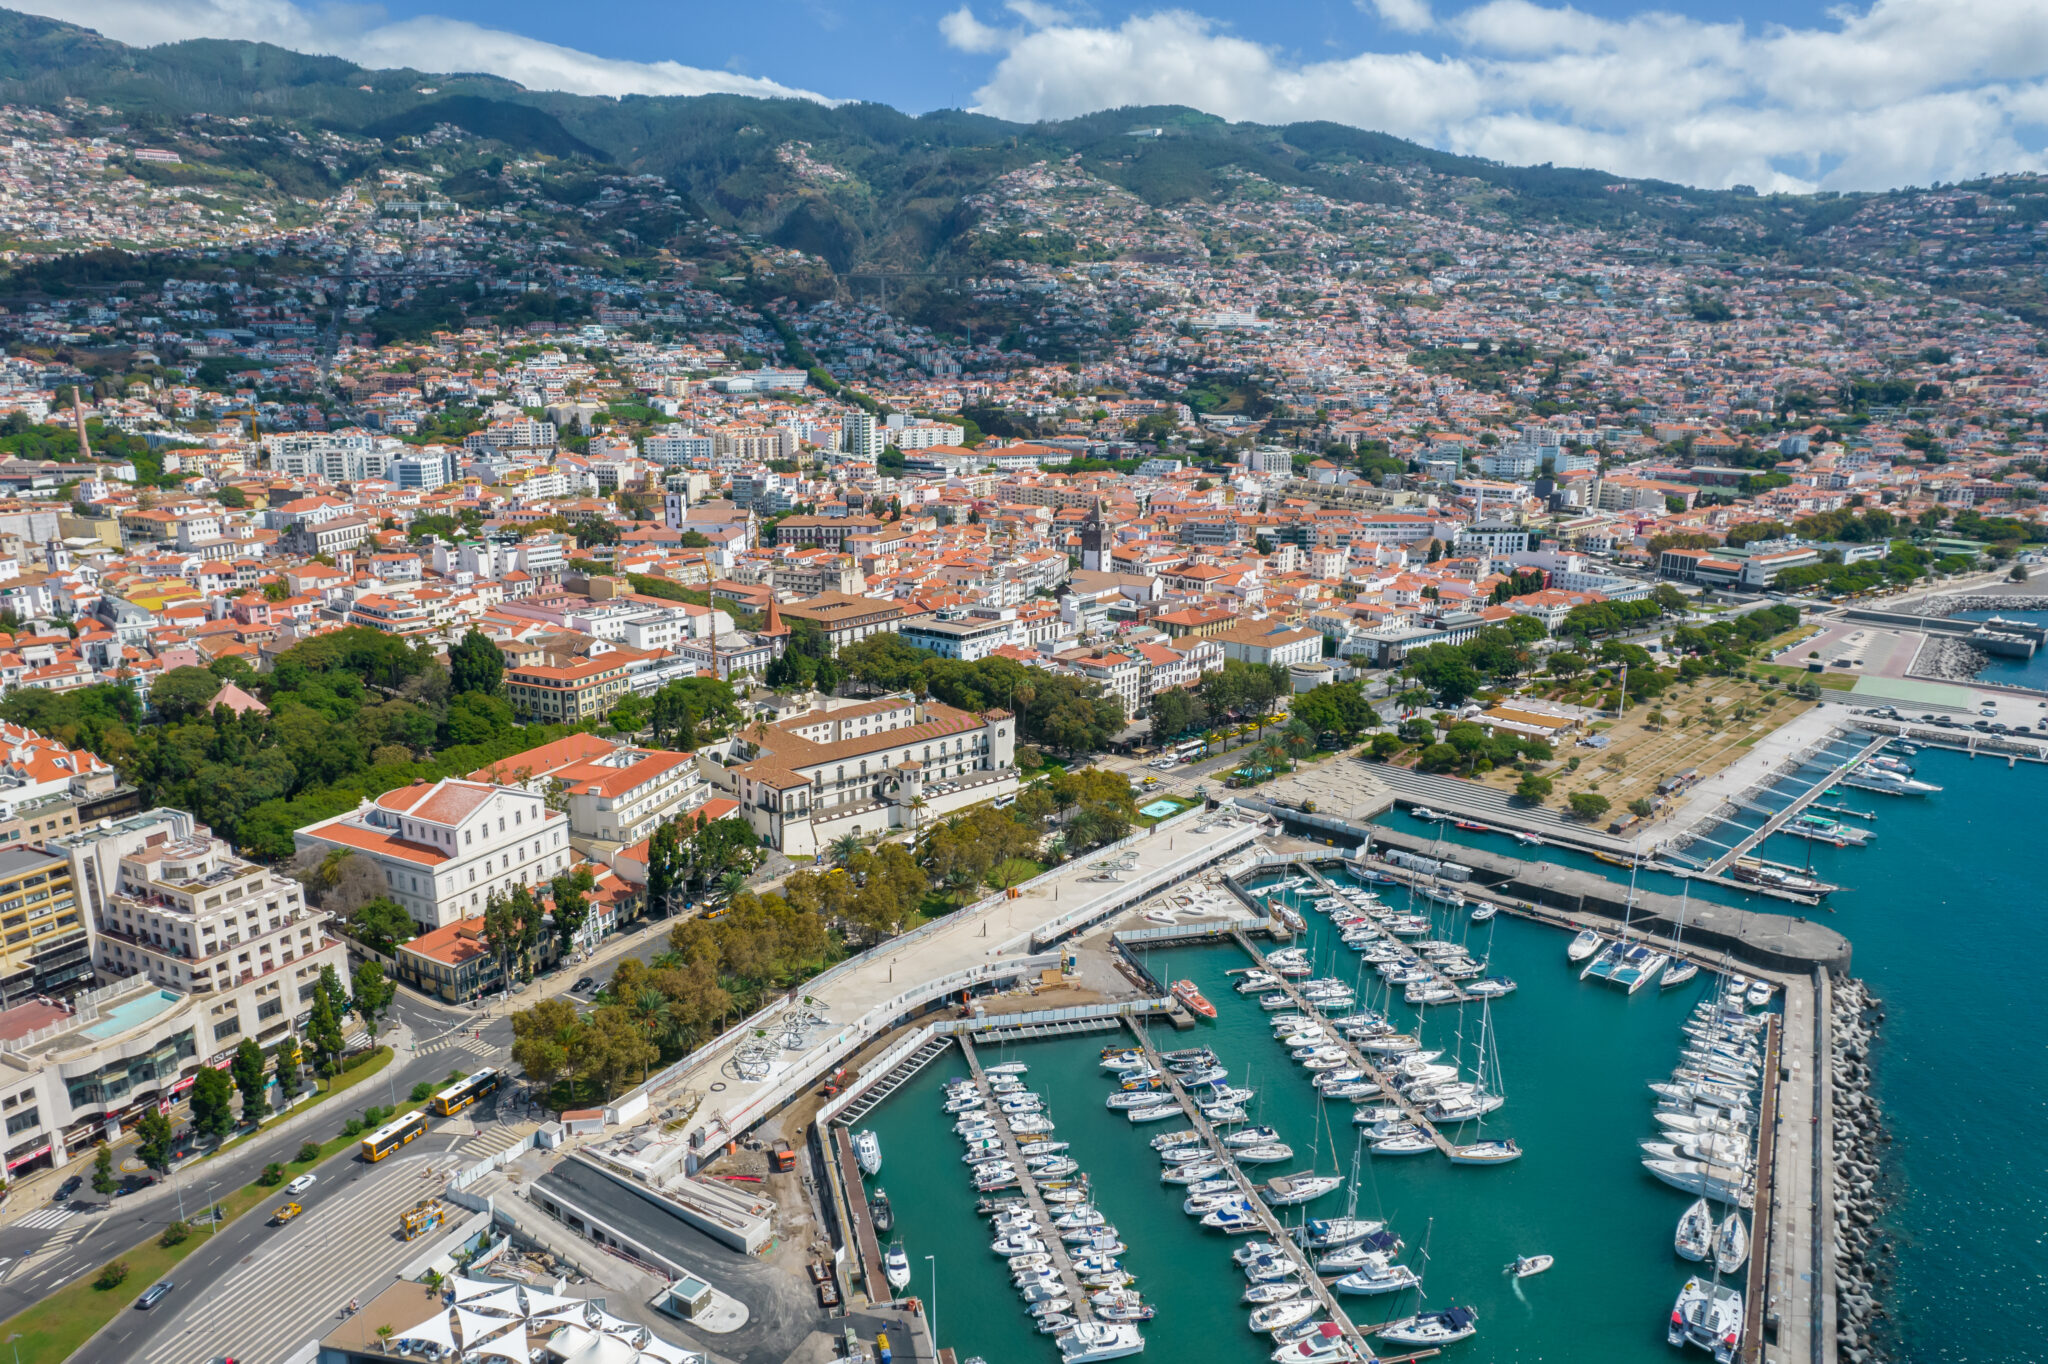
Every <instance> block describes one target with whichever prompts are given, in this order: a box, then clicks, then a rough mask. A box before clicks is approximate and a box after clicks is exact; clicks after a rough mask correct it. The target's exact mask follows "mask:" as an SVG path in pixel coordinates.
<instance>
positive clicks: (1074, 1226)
mask: <svg viewBox="0 0 2048 1364" xmlns="http://www.w3.org/2000/svg"><path fill="white" fill-rule="evenodd" d="M1108 1222H1109V1219H1108V1218H1107V1217H1104V1216H1103V1215H1102V1214H1101V1213H1100V1212H1098V1211H1097V1210H1096V1209H1095V1208H1093V1207H1092V1206H1090V1205H1089V1204H1086V1203H1083V1204H1081V1205H1079V1206H1078V1207H1075V1208H1072V1209H1069V1210H1068V1211H1066V1212H1063V1213H1061V1214H1060V1215H1059V1216H1058V1217H1055V1218H1053V1219H1052V1224H1053V1226H1054V1227H1056V1228H1057V1229H1059V1230H1060V1231H1078V1230H1080V1229H1081V1228H1083V1227H1100V1226H1105V1225H1107V1224H1108Z"/></svg>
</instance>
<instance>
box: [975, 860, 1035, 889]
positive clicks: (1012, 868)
mask: <svg viewBox="0 0 2048 1364" xmlns="http://www.w3.org/2000/svg"><path fill="white" fill-rule="evenodd" d="M1044 872H1045V864H1044V863H1043V862H1034V861H1032V860H1031V859H1030V858H1028V857H1012V858H1010V859H1009V860H1008V861H1006V862H1000V863H998V864H997V865H996V867H995V868H994V870H992V871H990V872H989V874H988V879H989V880H991V881H993V882H995V883H996V884H997V885H998V886H1020V885H1022V884H1024V883H1025V882H1026V881H1029V880H1030V879H1031V878H1032V877H1034V876H1040V875H1043V874H1044Z"/></svg>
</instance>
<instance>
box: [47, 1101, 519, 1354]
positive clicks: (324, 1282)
mask: <svg viewBox="0 0 2048 1364" xmlns="http://www.w3.org/2000/svg"><path fill="white" fill-rule="evenodd" d="M482 1107H483V1116H481V1117H478V1118H477V1119H476V1120H475V1123H474V1126H475V1127H476V1129H477V1130H476V1132H475V1134H474V1135H469V1134H467V1133H464V1134H462V1135H447V1134H444V1133H442V1132H438V1131H437V1132H433V1133H430V1134H429V1135H428V1136H427V1137H425V1138H422V1139H421V1140H419V1141H417V1142H415V1143H414V1144H413V1145H412V1146H411V1147H409V1148H407V1149H406V1152H405V1153H404V1154H401V1155H394V1156H391V1157H389V1158H387V1159H386V1160H384V1161H382V1162H380V1163H378V1164H376V1165H369V1164H365V1163H364V1162H363V1161H362V1160H360V1159H359V1158H358V1157H357V1156H356V1154H355V1152H354V1151H353V1150H349V1151H344V1152H343V1153H342V1154H340V1155H337V1156H334V1157H332V1158H331V1159H329V1160H327V1161H325V1162H323V1163H322V1164H320V1165H318V1166H316V1167H315V1168H314V1174H315V1176H316V1177H315V1180H314V1183H313V1186H312V1187H311V1188H310V1189H308V1190H306V1191H305V1192H304V1193H302V1194H299V1195H297V1196H296V1201H297V1202H298V1203H299V1204H300V1206H302V1207H303V1208H304V1209H305V1211H304V1212H303V1213H302V1214H300V1216H299V1217H298V1218H296V1219H295V1220H293V1221H292V1222H291V1223H289V1224H288V1225H286V1226H283V1227H277V1226H272V1225H271V1223H270V1220H269V1209H270V1208H272V1207H275V1206H277V1205H278V1204H282V1203H284V1202H287V1201H291V1197H290V1196H287V1195H286V1194H285V1193H284V1191H283V1190H282V1189H279V1190H278V1193H277V1196H276V1198H275V1200H274V1201H270V1200H266V1202H265V1204H264V1205H263V1206H262V1207H259V1208H257V1209H255V1210H253V1211H251V1212H249V1213H246V1214H244V1215H243V1216H242V1217H240V1218H238V1219H236V1220H235V1221H234V1222H232V1223H230V1224H229V1225H228V1227H227V1228H226V1229H225V1230H223V1231H222V1232H221V1233H220V1234H219V1236H217V1237H216V1238H215V1239H214V1240H212V1241H210V1242H208V1243H207V1244H206V1245H204V1246H201V1247H200V1248H199V1249H198V1250H196V1251H194V1252H193V1253H192V1254H191V1255H190V1256H188V1257H187V1258H186V1259H185V1262H184V1263H183V1264H181V1265H179V1266H178V1268H177V1270H176V1271H175V1273H174V1274H173V1276H172V1277H173V1278H174V1279H175V1280H176V1282H177V1285H178V1286H177V1288H176V1289H175V1290H174V1291H173V1292H172V1293H171V1295H170V1296H169V1297H168V1298H166V1299H165V1300H164V1301H163V1302H162V1303H161V1304H159V1305H158V1306H157V1308H156V1309H155V1310H153V1311H149V1312H144V1311H140V1310H138V1309H136V1308H133V1307H130V1308H128V1309H126V1310H124V1311H123V1312H122V1313H121V1314H120V1315H119V1316H118V1317H117V1318H116V1319H115V1321H114V1322H113V1324H112V1325H110V1326H109V1327H108V1329H107V1330H105V1331H103V1332H102V1333H101V1334H100V1335H99V1336H97V1337H96V1338H95V1339H94V1340H93V1341H92V1342H90V1343H89V1344H88V1345H87V1346H86V1347H85V1348H84V1349H82V1350H80V1351H79V1352H78V1353H76V1354H75V1355H73V1356H72V1359H73V1361H74V1364H191V1361H197V1360H206V1359H212V1358H214V1357H215V1356H217V1355H224V1354H225V1355H232V1356H234V1358H235V1359H237V1360H239V1361H246V1364H275V1361H278V1360H281V1359H283V1358H285V1357H286V1356H287V1355H289V1354H290V1353H291V1352H292V1350H294V1349H296V1348H297V1347H298V1346H300V1345H302V1344H304V1343H305V1342H306V1341H307V1340H309V1339H312V1338H314V1337H316V1336H318V1335H319V1334H321V1333H322V1332H323V1331H324V1330H325V1329H326V1327H327V1325H328V1324H329V1323H330V1322H332V1321H333V1320H334V1319H335V1314H336V1313H337V1312H338V1311H339V1310H340V1308H341V1306H342V1304H344V1303H346V1302H347V1301H349V1300H350V1299H351V1298H357V1299H363V1300H367V1299H369V1298H370V1297H372V1296H374V1295H375V1294H376V1293H377V1292H379V1291H381V1290H382V1289H383V1288H384V1287H385V1285H386V1284H387V1283H389V1281H390V1278H391V1276H392V1275H393V1274H394V1273H396V1272H397V1271H398V1270H399V1269H400V1268H401V1267H403V1266H404V1265H405V1264H406V1262H407V1261H409V1260H411V1259H412V1258H413V1257H414V1256H416V1255H417V1254H419V1253H420V1251H421V1250H423V1249H424V1248H425V1247H426V1245H427V1242H425V1241H419V1242H407V1241H406V1240H404V1239H403V1238H402V1236H401V1235H400V1234H399V1224H398V1216H399V1214H400V1213H401V1212H403V1211H404V1210H405V1209H407V1208H410V1207H412V1206H413V1205H414V1204H415V1203H417V1202H419V1200H420V1199H422V1198H425V1197H427V1196H429V1195H430V1194H435V1193H438V1192H440V1189H441V1186H442V1184H443V1183H444V1182H445V1181H446V1178H447V1175H448V1172H449V1171H451V1170H453V1169H457V1168H460V1167H462V1166H465V1165H471V1164H474V1163H475V1162H477V1161H479V1160H482V1159H483V1158H485V1157H486V1156H489V1155H492V1154H494V1153H496V1152H498V1151H502V1150H505V1149H506V1148H508V1147H510V1146H512V1145H513V1144H514V1143H515V1142H517V1141H518V1140H519V1139H520V1138H521V1137H523V1136H524V1135H525V1134H526V1133H527V1132H529V1131H531V1130H532V1126H533V1124H532V1123H530V1122H523V1121H521V1122H514V1121H511V1120H510V1119H511V1118H512V1117H513V1114H512V1113H511V1112H510V1111H509V1107H508V1110H507V1112H506V1113H505V1115H504V1116H505V1118H506V1119H507V1120H506V1121H499V1120H498V1117H499V1115H498V1113H497V1110H496V1109H495V1108H494V1107H492V1106H491V1105H489V1104H486V1105H484V1106H482ZM520 1116H521V1117H523V1116H524V1106H523V1105H522V1106H521V1111H520ZM450 1123H452V1124H460V1125H461V1126H462V1127H464V1128H467V1127H469V1126H471V1125H472V1124H471V1123H470V1122H469V1121H468V1120H467V1117H466V1116H465V1117H464V1118H457V1119H452V1120H450ZM447 1125H449V1124H443V1126H447ZM148 1286H149V1285H147V1284H136V1285H133V1287H134V1289H135V1292H136V1293H137V1294H140V1293H141V1291H142V1290H143V1289H145V1288H147V1287H148ZM411 1324H412V1323H410V1322H394V1323H393V1325H395V1326H408V1325H411ZM36 1364H42V1361H36Z"/></svg>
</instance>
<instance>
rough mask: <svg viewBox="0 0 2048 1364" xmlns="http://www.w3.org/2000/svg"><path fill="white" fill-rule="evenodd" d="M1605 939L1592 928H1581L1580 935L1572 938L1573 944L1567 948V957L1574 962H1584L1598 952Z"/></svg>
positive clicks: (1565, 951) (1565, 953) (1565, 952)
mask: <svg viewBox="0 0 2048 1364" xmlns="http://www.w3.org/2000/svg"><path fill="white" fill-rule="evenodd" d="M1604 941H1605V939H1603V938H1602V937H1601V936H1600V935H1599V934H1598V933H1595V932H1594V931H1593V930H1592V929H1590V928H1582V929H1580V930H1579V935H1578V936H1577V937H1576V938H1573V939H1572V941H1571V945H1570V946H1569V947H1567V948H1565V950H1564V955H1565V959H1566V960H1567V961H1570V962H1574V963H1576V962H1582V961H1584V960H1585V959H1586V958H1588V957H1590V956H1592V955H1593V954H1594V953H1595V952H1598V951H1599V950H1600V946H1601V944H1602V943H1603V942H1604Z"/></svg>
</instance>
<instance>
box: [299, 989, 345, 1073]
mask: <svg viewBox="0 0 2048 1364" xmlns="http://www.w3.org/2000/svg"><path fill="white" fill-rule="evenodd" d="M306 1045H307V1046H308V1047H310V1048H311V1049H312V1052H313V1069H314V1071H315V1072H317V1073H318V1074H319V1075H320V1076H321V1077H322V1078H323V1079H331V1078H333V1076H334V1073H335V1071H336V1070H337V1069H338V1068H339V1067H340V1065H341V1053H342V1049H343V1048H344V1047H346V1046H347V1045H348V1042H347V1039H346V1038H344V1037H343V1036H342V1032H341V1005H340V1004H339V1003H338V1002H337V1001H336V1000H335V998H334V996H333V995H332V994H331V993H330V992H329V991H328V988H327V981H326V979H325V977H324V974H323V978H322V979H320V980H318V981H315V982H314V984H313V1011H312V1017H311V1018H309V1019H308V1020H307V1021H306Z"/></svg>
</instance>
